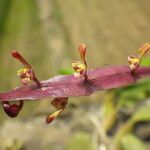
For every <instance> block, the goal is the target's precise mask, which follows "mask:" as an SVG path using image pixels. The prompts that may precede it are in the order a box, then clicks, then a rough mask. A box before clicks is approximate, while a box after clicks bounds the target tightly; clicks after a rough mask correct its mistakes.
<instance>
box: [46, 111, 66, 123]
mask: <svg viewBox="0 0 150 150" xmlns="http://www.w3.org/2000/svg"><path fill="white" fill-rule="evenodd" d="M62 111H63V109H60V110H57V111H55V112H54V113H53V114H51V115H48V116H47V118H46V123H47V124H49V123H51V122H52V121H53V120H54V119H55V118H57V116H58V115H59V114H60V113H61V112H62Z"/></svg>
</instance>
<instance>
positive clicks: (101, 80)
mask: <svg viewBox="0 0 150 150" xmlns="http://www.w3.org/2000/svg"><path fill="white" fill-rule="evenodd" d="M149 75H150V67H139V68H138V69H137V70H136V71H135V72H134V73H132V72H131V70H130V69H129V67H128V66H110V67H104V68H97V69H93V70H88V71H87V76H88V80H87V81H85V80H84V78H81V79H76V78H75V77H74V76H73V75H60V76H56V77H53V78H51V79H49V80H46V81H42V82H41V88H38V87H37V85H36V84H34V85H28V86H23V87H18V88H16V89H14V90H12V91H9V92H5V93H0V101H11V100H12V101H14V100H34V99H40V98H46V97H71V96H88V95H91V94H92V93H95V92H97V91H101V90H106V89H113V88H118V87H122V86H126V85H130V84H134V83H136V81H137V80H138V79H141V78H143V77H146V76H149Z"/></svg>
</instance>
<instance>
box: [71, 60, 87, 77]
mask: <svg viewBox="0 0 150 150" xmlns="http://www.w3.org/2000/svg"><path fill="white" fill-rule="evenodd" d="M72 67H73V69H74V70H75V72H76V73H77V74H80V75H81V76H83V75H84V73H85V71H86V69H87V68H86V65H85V64H83V63H82V62H80V61H74V62H73V63H72Z"/></svg>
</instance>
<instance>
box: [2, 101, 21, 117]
mask: <svg viewBox="0 0 150 150" xmlns="http://www.w3.org/2000/svg"><path fill="white" fill-rule="evenodd" d="M22 107H23V101H22V100H20V101H19V104H18V105H17V104H10V103H9V102H8V101H3V109H4V111H5V113H6V114H7V115H8V116H9V117H12V118H14V117H16V116H17V115H18V114H19V112H20V111H21V109H22Z"/></svg>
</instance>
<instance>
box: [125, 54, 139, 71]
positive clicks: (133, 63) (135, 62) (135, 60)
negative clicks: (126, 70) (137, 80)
mask: <svg viewBox="0 0 150 150" xmlns="http://www.w3.org/2000/svg"><path fill="white" fill-rule="evenodd" d="M140 62H141V59H140V58H139V57H138V56H129V57H128V63H129V67H130V69H131V70H132V71H135V70H136V69H137V68H138V67H139V65H140Z"/></svg>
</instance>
